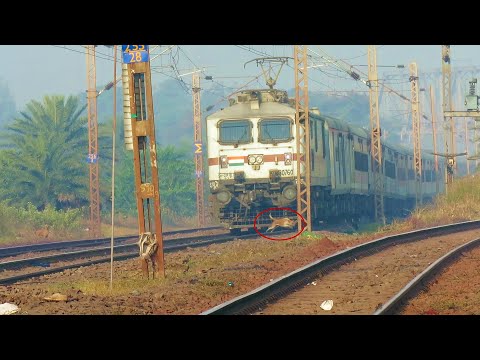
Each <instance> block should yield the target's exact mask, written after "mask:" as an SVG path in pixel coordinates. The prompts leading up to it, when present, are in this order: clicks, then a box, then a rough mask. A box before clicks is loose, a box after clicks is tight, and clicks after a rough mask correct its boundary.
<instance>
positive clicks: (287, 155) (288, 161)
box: [284, 152, 292, 165]
mask: <svg viewBox="0 0 480 360" xmlns="http://www.w3.org/2000/svg"><path fill="white" fill-rule="evenodd" d="M284 156H285V165H291V164H292V153H290V152H288V153H285V154H284Z"/></svg>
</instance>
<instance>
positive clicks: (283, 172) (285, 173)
mask: <svg viewBox="0 0 480 360" xmlns="http://www.w3.org/2000/svg"><path fill="white" fill-rule="evenodd" d="M292 175H293V170H292V169H290V170H282V176H292Z"/></svg>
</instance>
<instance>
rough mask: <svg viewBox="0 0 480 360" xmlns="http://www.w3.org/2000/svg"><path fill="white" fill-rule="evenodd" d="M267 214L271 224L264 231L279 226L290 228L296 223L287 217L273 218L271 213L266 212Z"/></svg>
mask: <svg viewBox="0 0 480 360" xmlns="http://www.w3.org/2000/svg"><path fill="white" fill-rule="evenodd" d="M268 215H269V216H270V219H272V225H270V226H269V228H268V229H267V231H266V232H268V231H269V230H270V231H271V232H273V230H275V229H276V228H277V227H279V226H280V227H284V228H290V229H291V228H293V226H294V225H295V223H296V221H293V220H292V219H289V218H287V217H284V218H279V219H275V218H273V217H272V214H268Z"/></svg>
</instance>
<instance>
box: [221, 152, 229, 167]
mask: <svg viewBox="0 0 480 360" xmlns="http://www.w3.org/2000/svg"><path fill="white" fill-rule="evenodd" d="M220 167H221V168H222V169H226V168H228V156H227V155H222V156H220Z"/></svg>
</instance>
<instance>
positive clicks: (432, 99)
mask: <svg viewBox="0 0 480 360" xmlns="http://www.w3.org/2000/svg"><path fill="white" fill-rule="evenodd" d="M430 111H431V112H432V136H433V153H434V159H435V190H436V193H437V194H438V192H439V191H440V185H439V183H438V178H439V176H438V154H437V124H436V123H435V97H434V94H433V87H432V85H430Z"/></svg>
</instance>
